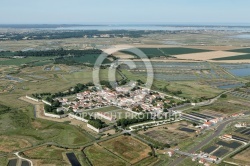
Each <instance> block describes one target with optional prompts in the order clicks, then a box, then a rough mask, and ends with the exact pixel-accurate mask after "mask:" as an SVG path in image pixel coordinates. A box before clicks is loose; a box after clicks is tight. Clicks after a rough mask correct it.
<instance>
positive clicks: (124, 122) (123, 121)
mask: <svg viewBox="0 0 250 166" xmlns="http://www.w3.org/2000/svg"><path fill="white" fill-rule="evenodd" d="M149 120H152V118H151V114H142V115H138V116H137V117H135V118H130V119H129V118H122V119H119V120H118V121H116V123H117V126H121V127H122V128H125V127H127V126H129V125H131V124H135V123H140V122H145V121H149Z"/></svg>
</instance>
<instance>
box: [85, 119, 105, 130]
mask: <svg viewBox="0 0 250 166" xmlns="http://www.w3.org/2000/svg"><path fill="white" fill-rule="evenodd" d="M88 124H90V125H92V126H94V127H95V128H97V129H102V128H105V127H107V126H108V125H107V124H106V123H105V122H103V121H101V120H100V119H90V120H89V121H88Z"/></svg>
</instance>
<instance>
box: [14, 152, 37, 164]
mask: <svg viewBox="0 0 250 166" xmlns="http://www.w3.org/2000/svg"><path fill="white" fill-rule="evenodd" d="M14 154H15V155H16V156H17V157H18V158H20V159H22V160H25V161H28V162H29V163H30V166H33V163H32V161H31V160H29V159H26V158H23V157H21V156H19V152H16V153H14Z"/></svg>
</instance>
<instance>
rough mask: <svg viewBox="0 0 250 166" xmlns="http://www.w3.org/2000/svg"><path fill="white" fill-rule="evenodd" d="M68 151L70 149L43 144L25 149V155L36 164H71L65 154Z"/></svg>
mask: <svg viewBox="0 0 250 166" xmlns="http://www.w3.org/2000/svg"><path fill="white" fill-rule="evenodd" d="M66 152H70V151H69V150H68V151H66V150H64V149H60V148H57V147H53V146H52V147H47V146H42V147H38V148H34V149H32V150H28V151H25V152H24V155H25V157H28V158H29V159H31V160H32V161H33V164H34V166H47V165H50V164H51V165H55V166H61V165H65V166H70V163H69V161H68V159H67V157H66V155H65V153H66Z"/></svg>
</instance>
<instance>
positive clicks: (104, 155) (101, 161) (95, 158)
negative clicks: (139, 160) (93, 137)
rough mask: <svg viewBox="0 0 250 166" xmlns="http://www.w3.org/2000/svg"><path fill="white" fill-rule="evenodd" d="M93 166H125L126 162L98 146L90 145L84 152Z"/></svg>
mask: <svg viewBox="0 0 250 166" xmlns="http://www.w3.org/2000/svg"><path fill="white" fill-rule="evenodd" d="M84 153H85V154H86V155H87V157H88V159H89V160H90V162H91V164H92V165H93V166H111V165H115V166H126V162H125V161H123V160H122V159H120V158H119V157H117V156H116V155H114V154H112V153H110V152H109V151H107V150H106V149H104V148H103V147H101V146H99V145H96V144H95V145H92V146H89V147H87V148H86V149H85V150H84Z"/></svg>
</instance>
